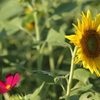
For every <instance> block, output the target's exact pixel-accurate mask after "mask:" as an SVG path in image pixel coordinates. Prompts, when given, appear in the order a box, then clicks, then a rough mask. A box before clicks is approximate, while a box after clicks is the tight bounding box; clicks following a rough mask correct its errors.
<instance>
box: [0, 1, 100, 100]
mask: <svg viewBox="0 0 100 100" xmlns="http://www.w3.org/2000/svg"><path fill="white" fill-rule="evenodd" d="M99 2H100V1H99V0H0V80H5V76H6V74H8V73H13V74H15V73H19V74H20V79H21V80H20V82H19V83H18V85H17V86H16V87H15V88H13V89H12V92H13V93H11V92H9V94H10V95H12V94H16V93H19V94H20V93H22V94H31V93H33V92H34V90H35V89H36V88H38V87H39V86H40V85H41V83H42V82H43V80H41V77H39V76H38V74H37V73H38V71H36V70H43V71H48V72H50V73H51V74H53V75H54V76H62V75H66V74H67V73H69V70H70V60H71V53H70V50H69V48H66V45H65V44H64V43H65V41H66V42H69V41H68V40H67V39H65V38H64V36H65V35H66V34H68V35H69V34H74V31H75V28H74V27H73V26H72V23H75V24H77V20H76V19H77V18H79V19H81V16H80V14H81V12H82V11H83V12H85V13H86V11H87V10H90V11H91V13H92V15H93V19H94V18H95V17H96V16H97V14H98V13H99V12H100V9H99V8H100V3H99ZM71 46H72V47H74V46H73V45H71ZM78 68H82V65H81V64H78V65H77V67H76V69H78ZM34 70H35V71H36V72H34V74H32V73H30V72H29V71H34ZM88 72H89V71H88ZM40 75H41V74H40ZM43 77H45V76H43ZM86 77H87V76H86ZM87 79H88V81H89V82H90V83H91V84H93V86H94V87H93V90H95V91H97V92H100V78H98V77H97V76H96V75H95V74H93V75H91V77H87ZM77 82H78V80H77V79H74V81H73V86H74V85H75V84H76V83H77ZM64 84H66V82H64ZM65 86H66V85H65ZM42 91H44V92H41V93H40V95H43V94H42V93H44V97H45V99H44V100H46V99H48V98H51V100H58V98H59V97H60V96H62V95H63V91H62V88H61V87H60V85H58V84H47V83H46V84H45V86H44V87H43V90H42ZM79 95H80V94H79Z"/></svg>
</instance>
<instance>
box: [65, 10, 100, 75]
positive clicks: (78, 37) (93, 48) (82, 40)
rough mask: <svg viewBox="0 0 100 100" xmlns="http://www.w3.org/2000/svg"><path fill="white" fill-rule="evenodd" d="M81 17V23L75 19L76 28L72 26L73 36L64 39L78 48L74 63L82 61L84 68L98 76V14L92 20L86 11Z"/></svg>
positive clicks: (99, 66)
mask: <svg viewBox="0 0 100 100" xmlns="http://www.w3.org/2000/svg"><path fill="white" fill-rule="evenodd" d="M81 17H82V22H80V20H79V19H77V22H78V26H76V25H75V24H73V26H74V27H75V28H76V31H75V35H70V36H65V37H66V38H67V39H69V40H70V43H73V44H74V45H75V46H77V47H78V49H77V52H76V55H77V59H76V60H75V63H78V62H79V61H82V64H83V67H84V68H86V69H89V70H90V72H91V73H94V72H95V73H96V74H97V76H100V14H98V15H97V17H96V19H95V20H92V16H91V12H90V11H89V10H88V11H87V14H86V15H85V14H84V13H83V12H82V14H81Z"/></svg>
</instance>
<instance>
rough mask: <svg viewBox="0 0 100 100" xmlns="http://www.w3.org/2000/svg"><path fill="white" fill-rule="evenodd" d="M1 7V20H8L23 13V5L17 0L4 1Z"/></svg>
mask: <svg viewBox="0 0 100 100" xmlns="http://www.w3.org/2000/svg"><path fill="white" fill-rule="evenodd" d="M0 7H1V9H0V20H5V19H8V18H10V17H12V16H14V15H16V14H17V13H19V12H21V11H23V7H22V5H21V4H20V3H19V2H18V1H17V0H3V2H2V3H1V4H0Z"/></svg>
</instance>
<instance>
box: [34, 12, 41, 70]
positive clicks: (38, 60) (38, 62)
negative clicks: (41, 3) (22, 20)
mask: <svg viewBox="0 0 100 100" xmlns="http://www.w3.org/2000/svg"><path fill="white" fill-rule="evenodd" d="M33 16H34V22H35V32H36V41H40V32H39V24H38V16H37V11H34V14H33ZM37 51H38V58H37V66H38V70H41V68H42V66H41V63H40V62H41V58H40V45H39V46H37Z"/></svg>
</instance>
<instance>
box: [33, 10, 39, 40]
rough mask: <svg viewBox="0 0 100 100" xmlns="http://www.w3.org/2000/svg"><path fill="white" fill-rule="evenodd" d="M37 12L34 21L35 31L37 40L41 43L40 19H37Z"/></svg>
mask: <svg viewBox="0 0 100 100" xmlns="http://www.w3.org/2000/svg"><path fill="white" fill-rule="evenodd" d="M37 17H38V16H37V11H35V12H34V21H35V31H36V40H37V41H40V32H39V27H38V26H39V25H38V18H37Z"/></svg>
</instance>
